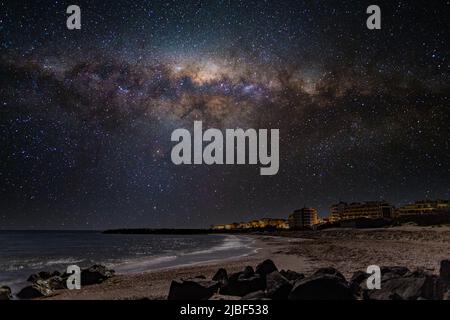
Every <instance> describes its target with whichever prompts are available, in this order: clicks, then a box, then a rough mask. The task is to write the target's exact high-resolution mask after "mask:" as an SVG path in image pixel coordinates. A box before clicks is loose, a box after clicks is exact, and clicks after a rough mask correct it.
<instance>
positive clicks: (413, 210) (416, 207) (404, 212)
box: [396, 200, 450, 216]
mask: <svg viewBox="0 0 450 320" xmlns="http://www.w3.org/2000/svg"><path fill="white" fill-rule="evenodd" d="M449 210H450V200H422V201H416V202H414V203H411V204H407V205H404V206H402V207H400V208H398V209H397V210H396V215H397V216H411V215H423V214H429V213H436V212H442V211H449Z"/></svg>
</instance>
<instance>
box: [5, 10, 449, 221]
mask: <svg viewBox="0 0 450 320" xmlns="http://www.w3.org/2000/svg"><path fill="white" fill-rule="evenodd" d="M69 4H72V3H65V1H52V2H45V1H44V2H42V3H40V4H34V3H33V4H28V5H24V4H19V3H15V2H12V1H11V2H9V1H6V2H5V1H2V2H1V3H0V8H1V21H0V31H1V37H0V48H1V62H0V83H1V86H0V113H1V118H0V132H1V138H0V157H1V162H0V192H1V198H0V206H1V207H0V208H1V209H0V229H1V228H56V229H61V228H69V229H80V228H82V229H83V228H89V229H90V228H100V229H102V228H111V227H142V226H147V227H206V226H208V225H209V224H213V223H222V222H232V221H244V220H250V219H253V218H258V217H283V218H284V217H286V216H287V215H288V214H289V213H290V212H291V211H292V210H293V209H296V208H298V207H302V206H304V205H306V206H312V207H317V208H318V209H319V212H320V213H321V214H322V215H325V214H327V213H328V208H329V206H330V205H331V204H333V203H335V202H337V201H339V200H344V201H365V200H379V199H385V200H387V201H389V202H391V203H392V204H395V205H399V204H403V203H406V202H410V201H414V200H418V199H425V198H449V193H450V183H449V182H450V179H449V178H450V177H449V176H450V169H449V163H450V161H449V160H450V157H449V154H450V153H449V137H450V135H449V133H450V130H449V123H450V121H449V120H450V119H449V111H450V103H449V94H450V62H449V60H448V59H449V58H448V57H449V46H448V43H446V41H447V40H448V39H449V30H450V28H449V25H448V15H446V12H448V11H449V8H450V4H449V2H445V1H440V2H436V3H430V2H424V3H419V2H417V3H416V2H415V3H414V5H412V4H410V3H409V2H407V1H389V2H386V3H384V2H381V1H380V2H379V5H380V7H381V9H382V17H383V20H382V29H381V30H368V29H367V28H366V25H365V21H366V18H367V15H366V13H365V10H366V8H367V6H368V5H370V4H372V3H370V2H367V3H366V1H357V2H353V1H336V2H334V1H148V2H147V1H114V2H113V3H112V2H111V3H109V2H108V3H105V4H100V3H99V4H93V3H92V2H91V1H78V3H77V4H78V5H79V6H80V7H81V11H82V29H81V30H72V31H70V30H67V29H66V23H65V19H66V17H67V15H66V13H65V10H66V8H67V6H68V5H69ZM195 120H201V121H203V123H204V127H216V128H222V129H225V128H244V129H245V128H267V129H271V128H279V129H280V171H279V173H278V174H277V175H276V176H273V177H267V176H260V175H259V169H258V167H256V166H249V165H240V166H204V165H199V166H175V165H174V164H172V162H171V159H170V151H171V147H172V146H173V144H172V143H171V142H170V134H171V132H172V131H173V130H174V129H176V128H192V125H193V122H194V121H195Z"/></svg>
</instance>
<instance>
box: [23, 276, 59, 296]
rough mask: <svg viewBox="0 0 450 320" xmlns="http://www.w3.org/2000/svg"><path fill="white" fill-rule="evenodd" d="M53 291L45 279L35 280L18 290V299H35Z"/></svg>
mask: <svg viewBox="0 0 450 320" xmlns="http://www.w3.org/2000/svg"><path fill="white" fill-rule="evenodd" d="M52 293H53V290H52V288H51V287H50V285H49V282H48V281H47V280H40V279H38V280H36V281H35V282H34V283H33V284H32V285H31V286H27V287H25V288H23V289H22V290H20V291H19V293H18V294H17V297H18V298H19V299H35V298H40V297H45V296H48V295H50V294H52Z"/></svg>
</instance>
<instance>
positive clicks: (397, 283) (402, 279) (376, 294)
mask: <svg viewBox="0 0 450 320" xmlns="http://www.w3.org/2000/svg"><path fill="white" fill-rule="evenodd" d="M391 274H392V273H391ZM440 296H441V294H440V293H438V291H437V277H436V276H432V275H428V274H425V273H422V272H420V273H417V272H416V273H414V274H410V275H408V276H397V277H390V278H386V279H382V281H381V289H379V290H367V291H365V293H364V298H365V299H369V300H417V299H419V298H423V299H430V300H434V299H440V298H441V297H440Z"/></svg>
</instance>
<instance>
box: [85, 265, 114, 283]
mask: <svg viewBox="0 0 450 320" xmlns="http://www.w3.org/2000/svg"><path fill="white" fill-rule="evenodd" d="M112 276H114V270H110V269H107V268H106V267H105V266H102V265H93V266H92V267H89V268H87V269H83V270H81V285H82V286H88V285H91V284H98V283H102V282H103V281H105V280H107V279H109V278H111V277H112Z"/></svg>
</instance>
